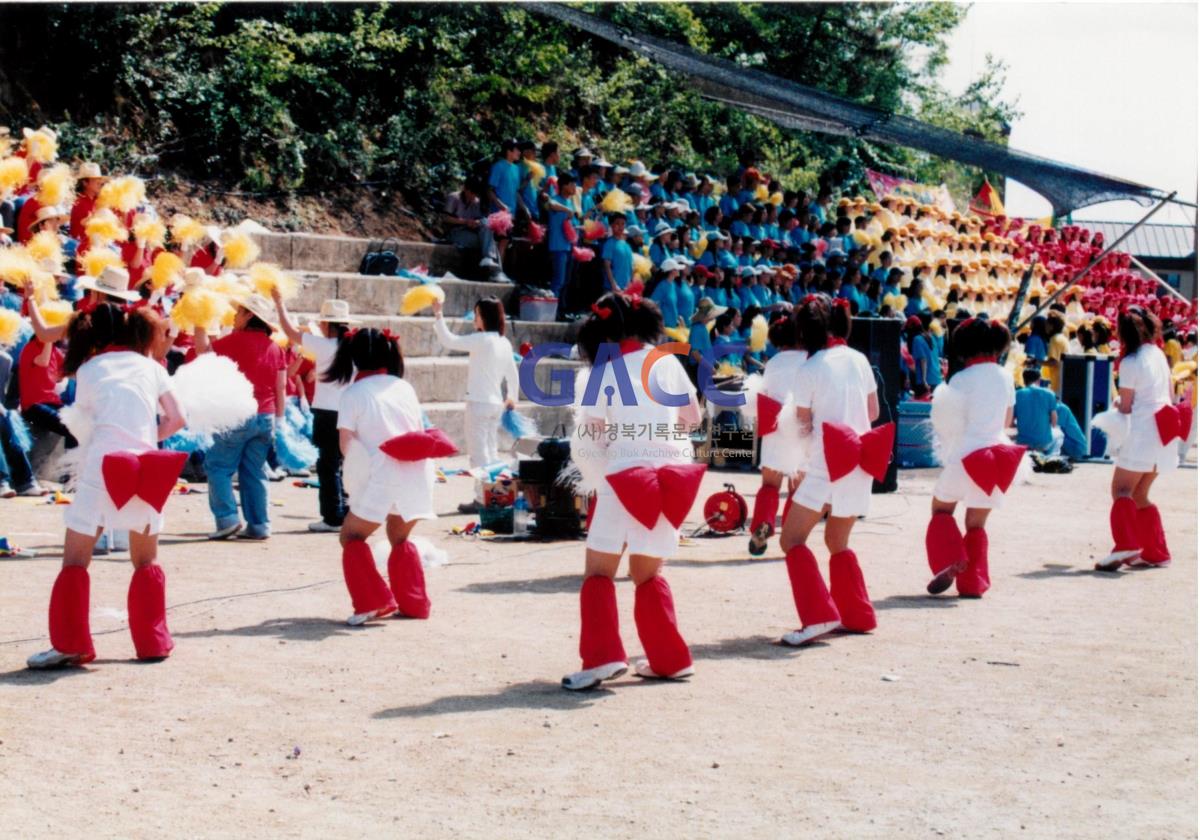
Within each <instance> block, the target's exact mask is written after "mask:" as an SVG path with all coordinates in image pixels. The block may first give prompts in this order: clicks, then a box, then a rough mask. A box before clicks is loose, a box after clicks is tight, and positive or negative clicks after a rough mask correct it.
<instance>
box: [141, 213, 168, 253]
mask: <svg viewBox="0 0 1200 840" xmlns="http://www.w3.org/2000/svg"><path fill="white" fill-rule="evenodd" d="M133 237H134V239H136V240H137V241H138V242H141V243H142V245H143V246H144V247H145V248H147V249H149V250H153V249H155V248H161V247H162V246H163V243H164V242H166V241H167V226H166V225H164V224H163V223H162V222H160V221H159V220H158V219H156V218H154V217H153V216H149V215H147V214H145V213H139V214H138V215H137V216H135V217H134V219H133Z"/></svg>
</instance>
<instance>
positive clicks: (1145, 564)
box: [1127, 555, 1171, 569]
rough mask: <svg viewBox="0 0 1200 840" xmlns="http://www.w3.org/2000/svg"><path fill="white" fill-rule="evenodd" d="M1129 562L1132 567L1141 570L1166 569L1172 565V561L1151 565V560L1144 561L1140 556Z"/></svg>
mask: <svg viewBox="0 0 1200 840" xmlns="http://www.w3.org/2000/svg"><path fill="white" fill-rule="evenodd" d="M1127 562H1128V563H1129V565H1130V566H1133V567H1135V568H1139V569H1165V568H1167V566H1170V565H1171V561H1170V560H1163V561H1161V562H1159V563H1151V562H1150V561H1149V560H1143V559H1142V558H1141V556H1140V555H1139V556H1137V557H1135V558H1133V559H1132V560H1129V561H1127Z"/></svg>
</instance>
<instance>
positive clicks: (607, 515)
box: [587, 461, 704, 559]
mask: <svg viewBox="0 0 1200 840" xmlns="http://www.w3.org/2000/svg"><path fill="white" fill-rule="evenodd" d="M703 475H704V466H703V465H701V464H691V463H680V462H678V461H667V462H665V463H662V462H660V463H653V462H650V463H645V464H638V465H635V466H631V467H628V468H626V469H625V470H619V471H617V472H615V473H610V474H608V475H606V476H605V483H604V484H603V485H601V486H600V487H598V488H597V490H596V509H595V510H594V511H593V512H592V521H591V524H590V525H589V526H588V535H587V547H588V548H590V549H592V550H593V551H599V552H602V553H604V554H620V553H621V552H622V551H626V550H627V551H628V552H629V553H630V554H631V555H632V554H644V555H647V556H650V557H661V558H663V559H667V558H670V557H674V556H675V552H676V550H677V549H678V548H679V529H680V527H682V525H683V519H684V517H685V516H686V515H687V513H688V511H689V510H690V509H691V506H692V504H693V503H694V502H695V499H696V494H697V493H698V492H699V490H700V481H701V479H702V477H703ZM631 476H636V477H631ZM635 514H636V515H635ZM648 523H652V524H648Z"/></svg>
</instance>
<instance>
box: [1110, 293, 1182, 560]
mask: <svg viewBox="0 0 1200 840" xmlns="http://www.w3.org/2000/svg"><path fill="white" fill-rule="evenodd" d="M1117 332H1118V334H1119V336H1120V338H1121V354H1122V355H1121V363H1120V367H1119V368H1118V370H1117V375H1118V383H1117V384H1118V387H1119V389H1120V398H1119V404H1118V411H1119V412H1120V413H1121V414H1123V415H1125V416H1126V417H1128V432H1127V433H1126V435H1125V440H1124V442H1123V443H1122V444H1121V448H1120V451H1119V452H1118V454H1117V461H1116V466H1115V469H1114V470H1113V480H1112V496H1113V503H1112V510H1111V512H1110V514H1109V524H1110V526H1111V528H1112V535H1113V550H1112V552H1111V553H1110V554H1109V555H1108V556H1107V557H1105V558H1104V559H1103V560H1101V561H1100V562H1099V563H1097V564H1096V568H1097V569H1100V570H1103V571H1106V572H1115V571H1117V570H1118V569H1120V568H1121V566H1122V565H1123V564H1126V565H1130V566H1160V567H1161V566H1166V565H1168V564H1169V563H1170V562H1171V552H1170V550H1169V549H1168V548H1167V538H1166V535H1165V534H1164V533H1163V526H1162V517H1161V516H1160V515H1159V512H1158V508H1157V507H1156V506H1155V505H1154V504H1153V503H1152V502H1151V501H1150V486H1151V485H1152V484H1154V479H1156V478H1157V477H1158V476H1159V475H1160V474H1162V473H1165V472H1170V471H1171V470H1173V469H1174V468H1175V467H1176V466H1177V465H1178V463H1179V461H1178V452H1177V449H1176V445H1175V444H1176V441H1177V440H1186V439H1187V436H1188V432H1189V431H1190V430H1191V425H1192V409H1191V406H1190V405H1188V404H1187V403H1179V404H1175V403H1174V401H1173V400H1172V392H1171V368H1170V365H1169V363H1168V362H1167V357H1166V355H1164V354H1163V352H1162V350H1160V349H1159V347H1158V345H1157V343H1156V342H1157V340H1158V339H1160V338H1161V337H1162V324H1161V323H1160V322H1159V320H1158V318H1156V317H1155V316H1154V315H1153V314H1152V313H1150V312H1147V311H1146V310H1144V309H1142V308H1141V307H1140V306H1131V307H1129V308H1128V309H1127V310H1125V311H1124V312H1122V313H1121V315H1120V317H1119V318H1118V319H1117Z"/></svg>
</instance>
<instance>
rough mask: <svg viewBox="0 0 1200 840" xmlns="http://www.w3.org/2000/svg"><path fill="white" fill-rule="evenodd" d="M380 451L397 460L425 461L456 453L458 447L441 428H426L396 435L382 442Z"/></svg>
mask: <svg viewBox="0 0 1200 840" xmlns="http://www.w3.org/2000/svg"><path fill="white" fill-rule="evenodd" d="M379 451H381V452H382V453H383V454H384V455H387V456H388V457H389V458H394V459H395V460H397V461H424V460H425V459H426V458H442V457H444V456H447V455H456V454H458V447H457V446H455V445H454V443H453V442H452V441H451V440H450V438H448V437H446V433H445V432H443V431H442V430H441V429H425V430H424V431H420V432H405V433H404V434H402V435H396V437H394V438H392V439H391V440H386V441H384V442H383V443H382V444H380V446H379Z"/></svg>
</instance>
